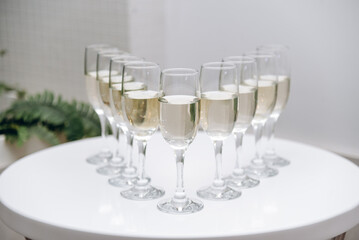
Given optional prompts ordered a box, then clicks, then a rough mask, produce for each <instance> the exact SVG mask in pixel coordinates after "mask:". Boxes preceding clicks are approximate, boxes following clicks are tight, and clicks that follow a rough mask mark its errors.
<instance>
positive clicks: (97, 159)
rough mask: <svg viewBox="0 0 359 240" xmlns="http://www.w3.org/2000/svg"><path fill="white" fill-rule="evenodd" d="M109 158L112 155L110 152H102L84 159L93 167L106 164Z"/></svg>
mask: <svg viewBox="0 0 359 240" xmlns="http://www.w3.org/2000/svg"><path fill="white" fill-rule="evenodd" d="M111 158H112V153H111V152H110V151H102V152H100V153H98V154H95V155H93V156H90V157H88V158H86V162H87V163H89V164H93V165H101V164H105V163H107V162H108V161H109V160H110V159H111Z"/></svg>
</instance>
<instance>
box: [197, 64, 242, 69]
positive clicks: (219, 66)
mask: <svg viewBox="0 0 359 240" xmlns="http://www.w3.org/2000/svg"><path fill="white" fill-rule="evenodd" d="M223 65H226V66H223ZM201 69H211V70H231V69H236V65H235V64H233V63H231V62H208V63H204V64H202V66H201Z"/></svg>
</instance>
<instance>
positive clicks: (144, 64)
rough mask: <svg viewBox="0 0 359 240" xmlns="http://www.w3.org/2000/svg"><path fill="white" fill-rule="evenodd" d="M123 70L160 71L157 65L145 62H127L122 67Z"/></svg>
mask: <svg viewBox="0 0 359 240" xmlns="http://www.w3.org/2000/svg"><path fill="white" fill-rule="evenodd" d="M124 67H125V68H127V69H128V68H131V69H156V68H158V69H160V66H159V65H158V64H157V63H154V62H146V61H133V62H127V63H125V65H124Z"/></svg>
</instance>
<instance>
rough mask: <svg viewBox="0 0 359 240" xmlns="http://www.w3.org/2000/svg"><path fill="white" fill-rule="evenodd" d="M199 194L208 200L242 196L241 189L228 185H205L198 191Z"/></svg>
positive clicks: (224, 199) (230, 198)
mask: <svg viewBox="0 0 359 240" xmlns="http://www.w3.org/2000/svg"><path fill="white" fill-rule="evenodd" d="M197 195H198V196H199V197H201V198H203V199H207V200H223V201H226V200H232V199H235V198H238V197H239V196H241V192H240V191H236V190H234V189H232V188H230V187H228V186H226V185H225V186H224V187H214V186H209V187H204V188H201V189H200V190H198V191H197Z"/></svg>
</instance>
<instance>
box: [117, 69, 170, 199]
mask: <svg viewBox="0 0 359 240" xmlns="http://www.w3.org/2000/svg"><path fill="white" fill-rule="evenodd" d="M160 73H161V70H160V67H159V66H158V65H157V64H155V63H152V62H129V63H126V64H125V66H124V68H123V73H122V78H123V79H124V77H125V76H132V77H133V78H134V82H138V83H142V84H143V85H144V88H143V90H136V91H125V89H126V86H125V81H122V89H121V98H122V100H121V102H122V115H123V118H124V120H125V123H126V125H127V127H128V129H129V130H130V131H131V132H132V133H133V135H134V138H135V140H136V141H137V144H138V152H139V172H138V179H137V181H136V182H135V184H134V186H133V187H132V188H130V189H128V190H125V191H122V192H121V195H122V196H123V197H124V198H127V199H131V200H151V199H156V198H159V197H162V196H163V195H164V193H165V192H164V190H162V189H160V188H157V187H154V186H152V185H151V184H150V182H151V179H150V178H149V177H147V176H146V174H145V159H146V147H147V141H148V140H150V138H151V136H152V135H153V134H154V133H155V132H156V130H157V128H158V124H159V101H158V97H159V86H160Z"/></svg>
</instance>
